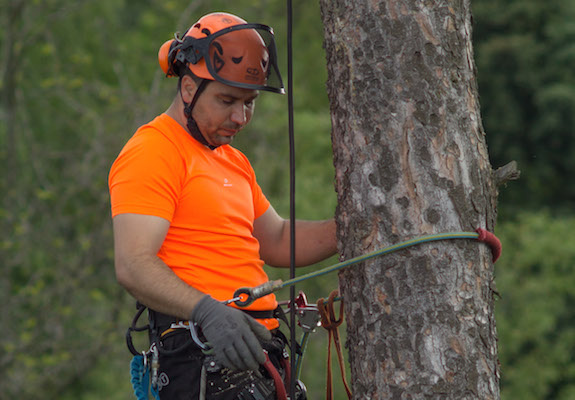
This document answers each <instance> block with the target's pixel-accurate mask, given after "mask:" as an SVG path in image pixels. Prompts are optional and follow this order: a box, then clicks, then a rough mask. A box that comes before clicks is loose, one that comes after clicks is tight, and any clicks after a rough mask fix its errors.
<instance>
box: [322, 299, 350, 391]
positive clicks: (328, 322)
mask: <svg viewBox="0 0 575 400" xmlns="http://www.w3.org/2000/svg"><path fill="white" fill-rule="evenodd" d="M338 294H339V292H338V290H334V291H332V292H331V294H330V295H329V299H328V301H327V305H326V304H324V299H323V298H321V299H319V300H318V301H317V308H318V311H319V313H320V315H321V326H323V327H324V328H325V329H326V330H327V332H328V336H329V337H328V345H327V392H326V399H327V400H332V399H333V383H332V372H331V341H332V339H333V344H334V346H335V350H336V352H337V359H338V362H339V369H340V371H341V378H342V381H343V386H344V388H345V391H346V393H347V397H348V398H349V399H351V397H352V394H351V390H350V389H349V386H348V384H347V380H346V377H345V363H344V361H343V354H342V351H341V341H340V338H339V330H338V328H339V326H340V325H341V323H342V322H343V314H344V311H343V301H341V303H340V306H339V318H336V317H335V311H334V307H333V303H334V301H335V298H336V297H337V296H338Z"/></svg>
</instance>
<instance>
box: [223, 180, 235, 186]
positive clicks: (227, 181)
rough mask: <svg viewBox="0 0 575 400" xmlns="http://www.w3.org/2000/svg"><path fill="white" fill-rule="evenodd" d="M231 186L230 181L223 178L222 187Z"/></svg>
mask: <svg viewBox="0 0 575 400" xmlns="http://www.w3.org/2000/svg"><path fill="white" fill-rule="evenodd" d="M232 186H233V185H232V184H231V183H230V181H229V180H228V179H227V178H224V187H232Z"/></svg>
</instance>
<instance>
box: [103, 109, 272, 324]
mask: <svg viewBox="0 0 575 400" xmlns="http://www.w3.org/2000/svg"><path fill="white" fill-rule="evenodd" d="M109 186H110V197H111V202H112V216H113V217H114V216H116V215H118V214H123V213H135V214H145V215H154V216H157V217H161V218H164V219H166V220H168V221H170V227H169V230H168V233H167V235H166V238H165V240H164V243H163V244H162V247H161V248H160V251H159V252H158V257H160V258H161V259H162V260H163V261H164V262H165V263H166V264H167V265H168V266H169V267H170V268H171V269H172V270H173V271H174V273H175V274H176V275H177V276H178V277H180V278H181V279H182V280H183V281H185V282H186V283H188V284H189V285H191V286H193V287H194V288H196V289H198V290H200V291H202V292H204V293H209V294H210V295H211V296H212V297H214V298H215V299H217V300H220V301H222V300H228V299H231V298H232V297H233V294H234V292H235V290H236V289H238V288H240V287H254V286H257V285H260V284H262V283H264V282H267V281H268V277H267V275H266V273H265V271H264V270H263V264H264V262H263V261H262V260H261V258H260V255H259V243H258V241H257V239H256V238H255V237H254V236H253V234H252V232H253V223H254V220H255V219H256V218H258V217H259V216H261V215H262V214H263V213H264V212H265V211H266V210H267V209H268V207H269V204H270V203H269V201H268V200H267V199H266V197H265V196H264V194H263V193H262V190H261V188H260V187H259V185H258V184H257V182H256V177H255V173H254V171H253V169H252V167H251V165H250V163H249V161H248V159H247V158H246V157H245V156H244V155H243V154H242V153H241V152H240V151H239V150H237V149H234V148H233V147H231V146H228V145H224V146H220V147H218V148H216V149H215V150H210V149H208V148H207V147H206V146H204V145H202V144H200V143H199V142H197V141H196V140H195V139H193V138H192V137H191V136H190V135H189V134H188V132H187V131H186V130H184V129H183V128H182V127H181V126H180V125H179V124H178V123H177V122H176V121H175V120H174V119H172V118H171V117H169V116H168V115H166V114H162V115H160V116H158V117H157V118H155V119H154V120H153V121H151V122H150V123H148V124H146V125H144V126H142V127H141V128H140V129H138V131H137V132H136V133H135V134H134V136H133V137H132V138H131V139H130V140H129V141H128V143H127V144H126V145H125V146H124V148H123V149H122V151H121V152H120V155H119V156H118V158H117V159H116V161H115V162H114V164H113V165H112V168H111V171H110V176H109ZM276 307H277V302H276V299H275V296H274V295H273V294H272V295H269V296H265V297H263V298H261V299H258V300H257V301H255V302H254V303H253V304H252V305H250V306H249V307H248V309H250V310H273V309H275V308H276ZM272 325H274V323H272ZM275 325H276V326H270V325H269V323H266V326H268V328H274V327H277V322H276V323H275Z"/></svg>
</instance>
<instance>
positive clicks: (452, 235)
mask: <svg viewBox="0 0 575 400" xmlns="http://www.w3.org/2000/svg"><path fill="white" fill-rule="evenodd" d="M478 237H479V234H478V233H476V232H448V233H440V234H436V235H428V236H421V237H419V238H415V239H411V240H407V241H405V242H401V243H397V244H394V245H392V246H388V247H384V248H382V249H379V250H376V251H374V252H371V253H367V254H364V255H361V256H358V257H354V258H350V259H349V260H346V261H343V262H340V263H338V264H334V265H331V266H329V267H326V268H324V269H320V270H318V271H313V272H310V273H309V274H304V275H300V276H298V277H296V278H294V279H290V280H287V281H285V282H283V283H282V284H281V288H284V287H288V286H292V285H295V284H297V283H300V282H303V281H306V280H308V279H311V278H316V277H318V276H322V275H325V274H329V273H331V272H334V271H337V270H340V269H342V268H345V267H348V266H350V265H353V264H357V263H360V262H362V261H365V260H369V259H370V258H374V257H378V256H381V255H384V254H389V253H393V252H395V251H398V250H401V249H405V248H407V247H411V246H415V245H418V244H421V243H427V242H435V241H439V240H445V239H477V238H478Z"/></svg>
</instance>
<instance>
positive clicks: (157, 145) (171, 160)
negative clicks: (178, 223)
mask: <svg viewBox="0 0 575 400" xmlns="http://www.w3.org/2000/svg"><path fill="white" fill-rule="evenodd" d="M177 154H178V150H177V148H176V146H175V145H174V144H173V143H172V142H170V141H169V140H168V139H167V138H166V137H165V136H163V135H162V134H161V133H160V132H159V131H157V130H155V129H153V128H143V129H141V130H139V131H138V132H137V133H136V134H135V135H134V137H132V139H130V140H129V141H128V143H127V144H126V146H125V147H124V149H123V150H122V151H121V152H120V155H119V156H118V158H117V159H116V161H115V162H114V164H113V165H112V168H111V170H110V175H109V188H110V200H111V206H112V217H115V216H116V215H118V214H124V213H134V214H145V215H154V216H157V217H161V218H164V219H166V220H168V221H170V222H171V221H172V217H173V215H174V210H175V207H176V204H177V199H178V196H179V193H180V190H181V180H180V179H181V178H179V177H180V176H182V175H181V174H180V172H181V170H182V168H184V167H183V162H182V160H181V158H179V157H177Z"/></svg>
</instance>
